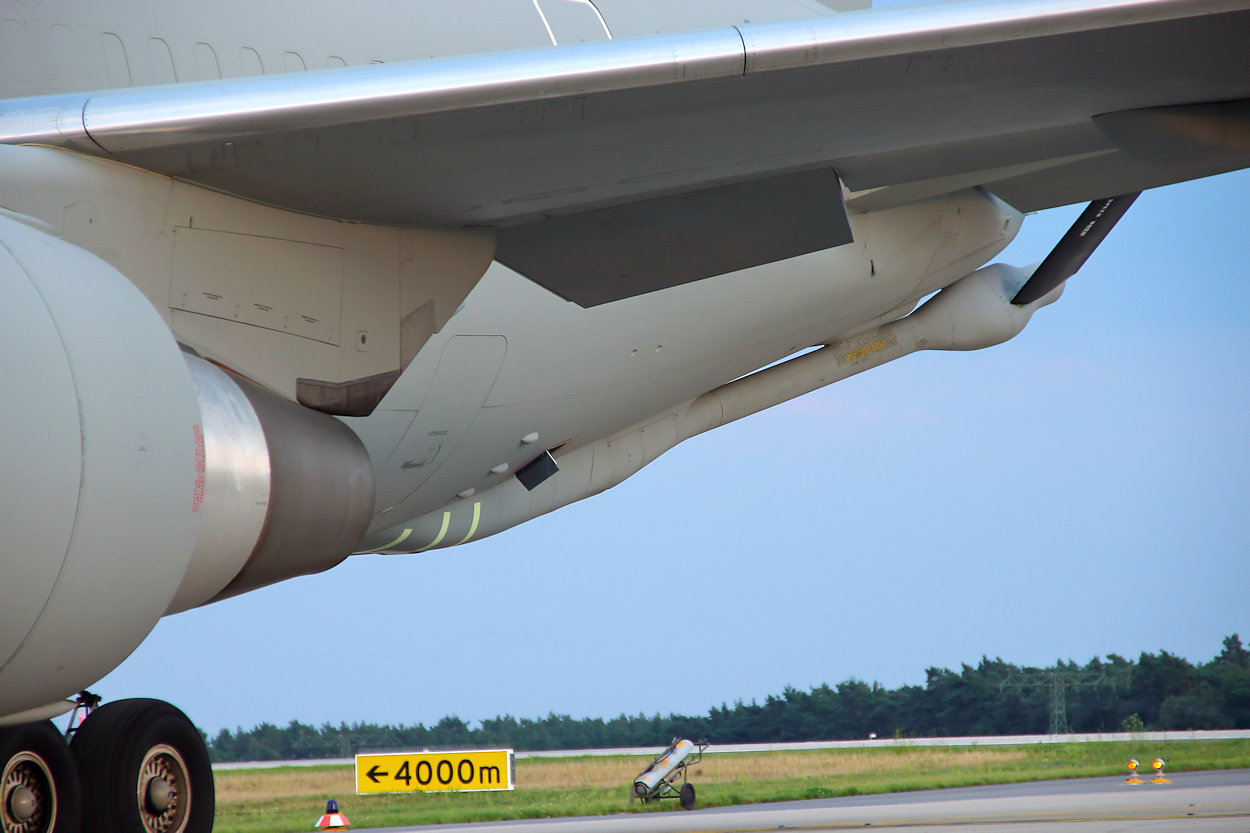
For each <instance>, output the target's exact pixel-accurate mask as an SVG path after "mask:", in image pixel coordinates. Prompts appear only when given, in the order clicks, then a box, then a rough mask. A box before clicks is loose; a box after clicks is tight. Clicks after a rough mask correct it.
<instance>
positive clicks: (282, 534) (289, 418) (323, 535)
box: [214, 379, 374, 601]
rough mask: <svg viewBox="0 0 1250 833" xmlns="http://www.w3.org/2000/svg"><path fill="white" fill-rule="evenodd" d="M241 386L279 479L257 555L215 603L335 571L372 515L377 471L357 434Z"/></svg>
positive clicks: (272, 488) (245, 384)
mask: <svg viewBox="0 0 1250 833" xmlns="http://www.w3.org/2000/svg"><path fill="white" fill-rule="evenodd" d="M236 384H238V386H239V387H240V388H241V389H242V391H243V393H244V394H245V395H246V396H247V398H248V400H249V401H250V402H251V405H252V407H253V408H254V409H255V411H256V414H257V416H258V417H259V419H260V424H261V425H262V426H263V427H264V431H265V442H266V444H267V446H268V449H269V466H270V471H271V472H272V475H271V477H272V479H271V486H270V492H269V502H268V506H267V514H266V518H265V528H264V531H263V532H262V534H261V536H260V540H259V541H258V542H257V544H256V549H255V550H254V551H253V552H252V554H251V558H250V559H249V560H248V562H247V564H246V566H244V567H243V569H242V570H241V571H240V572H239V574H238V575H237V576H236V577H235V578H234V580H233V581H231V582H230V584H229V586H227V587H226V588H225V589H224V590H223V591H222V592H221V593H220V594H219V595H218V596H217V597H216V599H214V601H216V600H219V599H223V598H229V597H230V596H236V595H238V594H239V593H245V592H247V591H248V590H254V589H256V588H257V587H264V586H265V585H267V584H273V583H274V582H278V581H282V580H284V579H288V578H294V577H295V576H302V575H307V574H309V573H316V572H321V571H322V570H328V569H330V568H331V567H333V566H334V565H336V564H338V563H339V562H340V561H342V560H343V559H344V558H346V557H347V555H348V553H350V552H351V551H352V550H353V548H354V545H355V544H356V542H358V541H359V540H360V538H361V536H362V535H364V532H365V529H366V528H367V527H368V525H369V517H370V515H371V513H372V511H373V496H374V475H373V466H372V464H371V463H370V462H369V455H368V454H367V453H366V452H365V449H364V446H363V445H361V443H360V440H359V439H358V438H357V436H356V434H354V433H353V432H352V430H351V429H350V428H348V427H347V426H345V425H344V424H343V423H341V422H339V421H338V420H336V419H334V418H333V417H330V416H327V415H325V414H322V413H318V412H316V411H312V410H309V409H307V408H304V407H302V406H300V405H296V404H295V403H293V402H290V401H288V400H285V399H282V398H281V397H279V396H277V395H275V394H273V393H271V392H270V391H267V390H265V389H264V388H262V387H260V386H259V385H255V384H253V383H251V382H249V381H247V380H246V379H238V380H236Z"/></svg>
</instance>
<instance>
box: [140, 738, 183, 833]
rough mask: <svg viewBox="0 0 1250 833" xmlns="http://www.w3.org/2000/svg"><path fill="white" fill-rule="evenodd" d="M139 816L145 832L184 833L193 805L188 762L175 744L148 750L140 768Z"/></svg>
mask: <svg viewBox="0 0 1250 833" xmlns="http://www.w3.org/2000/svg"><path fill="white" fill-rule="evenodd" d="M137 792H138V799H139V817H140V818H141V819H142V821H143V829H144V831H145V833H182V831H184V830H186V827H187V812H188V810H189V809H190V806H191V783H190V778H189V776H188V774H187V764H186V762H185V761H184V760H183V759H182V755H180V754H178V750H176V749H174V748H173V747H172V746H167V745H165V744H160V745H158V746H153V747H152V748H151V749H149V750H148V753H147V755H145V756H144V758H143V765H142V766H140V767H139V783H138V791H137Z"/></svg>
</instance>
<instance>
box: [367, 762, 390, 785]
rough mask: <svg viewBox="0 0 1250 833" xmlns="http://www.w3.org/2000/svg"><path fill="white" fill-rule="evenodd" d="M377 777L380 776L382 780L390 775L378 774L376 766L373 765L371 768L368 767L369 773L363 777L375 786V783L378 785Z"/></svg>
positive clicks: (385, 773) (387, 773) (386, 773)
mask: <svg viewBox="0 0 1250 833" xmlns="http://www.w3.org/2000/svg"><path fill="white" fill-rule="evenodd" d="M379 775H381V776H382V777H383V778H385V777H386V776H388V775H390V773H389V772H378V765H377V764H374V765H373V766H371V767H369V771H368V772H366V773H365V777H366V778H368V779H369V780H370V781H372V782H373V783H375V784H376V783H378V776H379Z"/></svg>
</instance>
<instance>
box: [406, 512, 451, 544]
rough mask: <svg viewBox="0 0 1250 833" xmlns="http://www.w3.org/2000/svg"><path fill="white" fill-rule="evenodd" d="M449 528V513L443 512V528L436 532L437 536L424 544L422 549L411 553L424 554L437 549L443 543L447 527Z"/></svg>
mask: <svg viewBox="0 0 1250 833" xmlns="http://www.w3.org/2000/svg"><path fill="white" fill-rule="evenodd" d="M449 526H451V513H450V512H444V513H443V526H442V527H441V528H440V529H439V530H438V534H437V535H435V536H434V540H433V541H431V542H430V543H428V544H426V545H425V546H424V547H422V548H421V549H419V550H413V552H425V551H426V550H428V549H432V548H434V547H437V546H438V545H439V544H441V543H443V538H444V537H446V535H447V527H449Z"/></svg>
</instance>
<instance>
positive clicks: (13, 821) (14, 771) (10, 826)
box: [0, 752, 56, 833]
mask: <svg viewBox="0 0 1250 833" xmlns="http://www.w3.org/2000/svg"><path fill="white" fill-rule="evenodd" d="M0 796H3V801H2V802H0V829H2V830H3V832H4V833H47V831H50V830H51V829H52V827H53V825H54V824H55V823H56V798H55V796H56V792H55V788H54V787H53V786H52V773H51V771H50V770H49V769H48V765H47V763H46V762H44V760H43V758H40V757H39V756H38V755H35V754H33V753H31V752H22V753H19V754H17V755H15V756H14V757H13V758H11V759H10V760H9V762H8V764H7V765H6V766H5V768H4V777H3V780H2V782H0Z"/></svg>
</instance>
